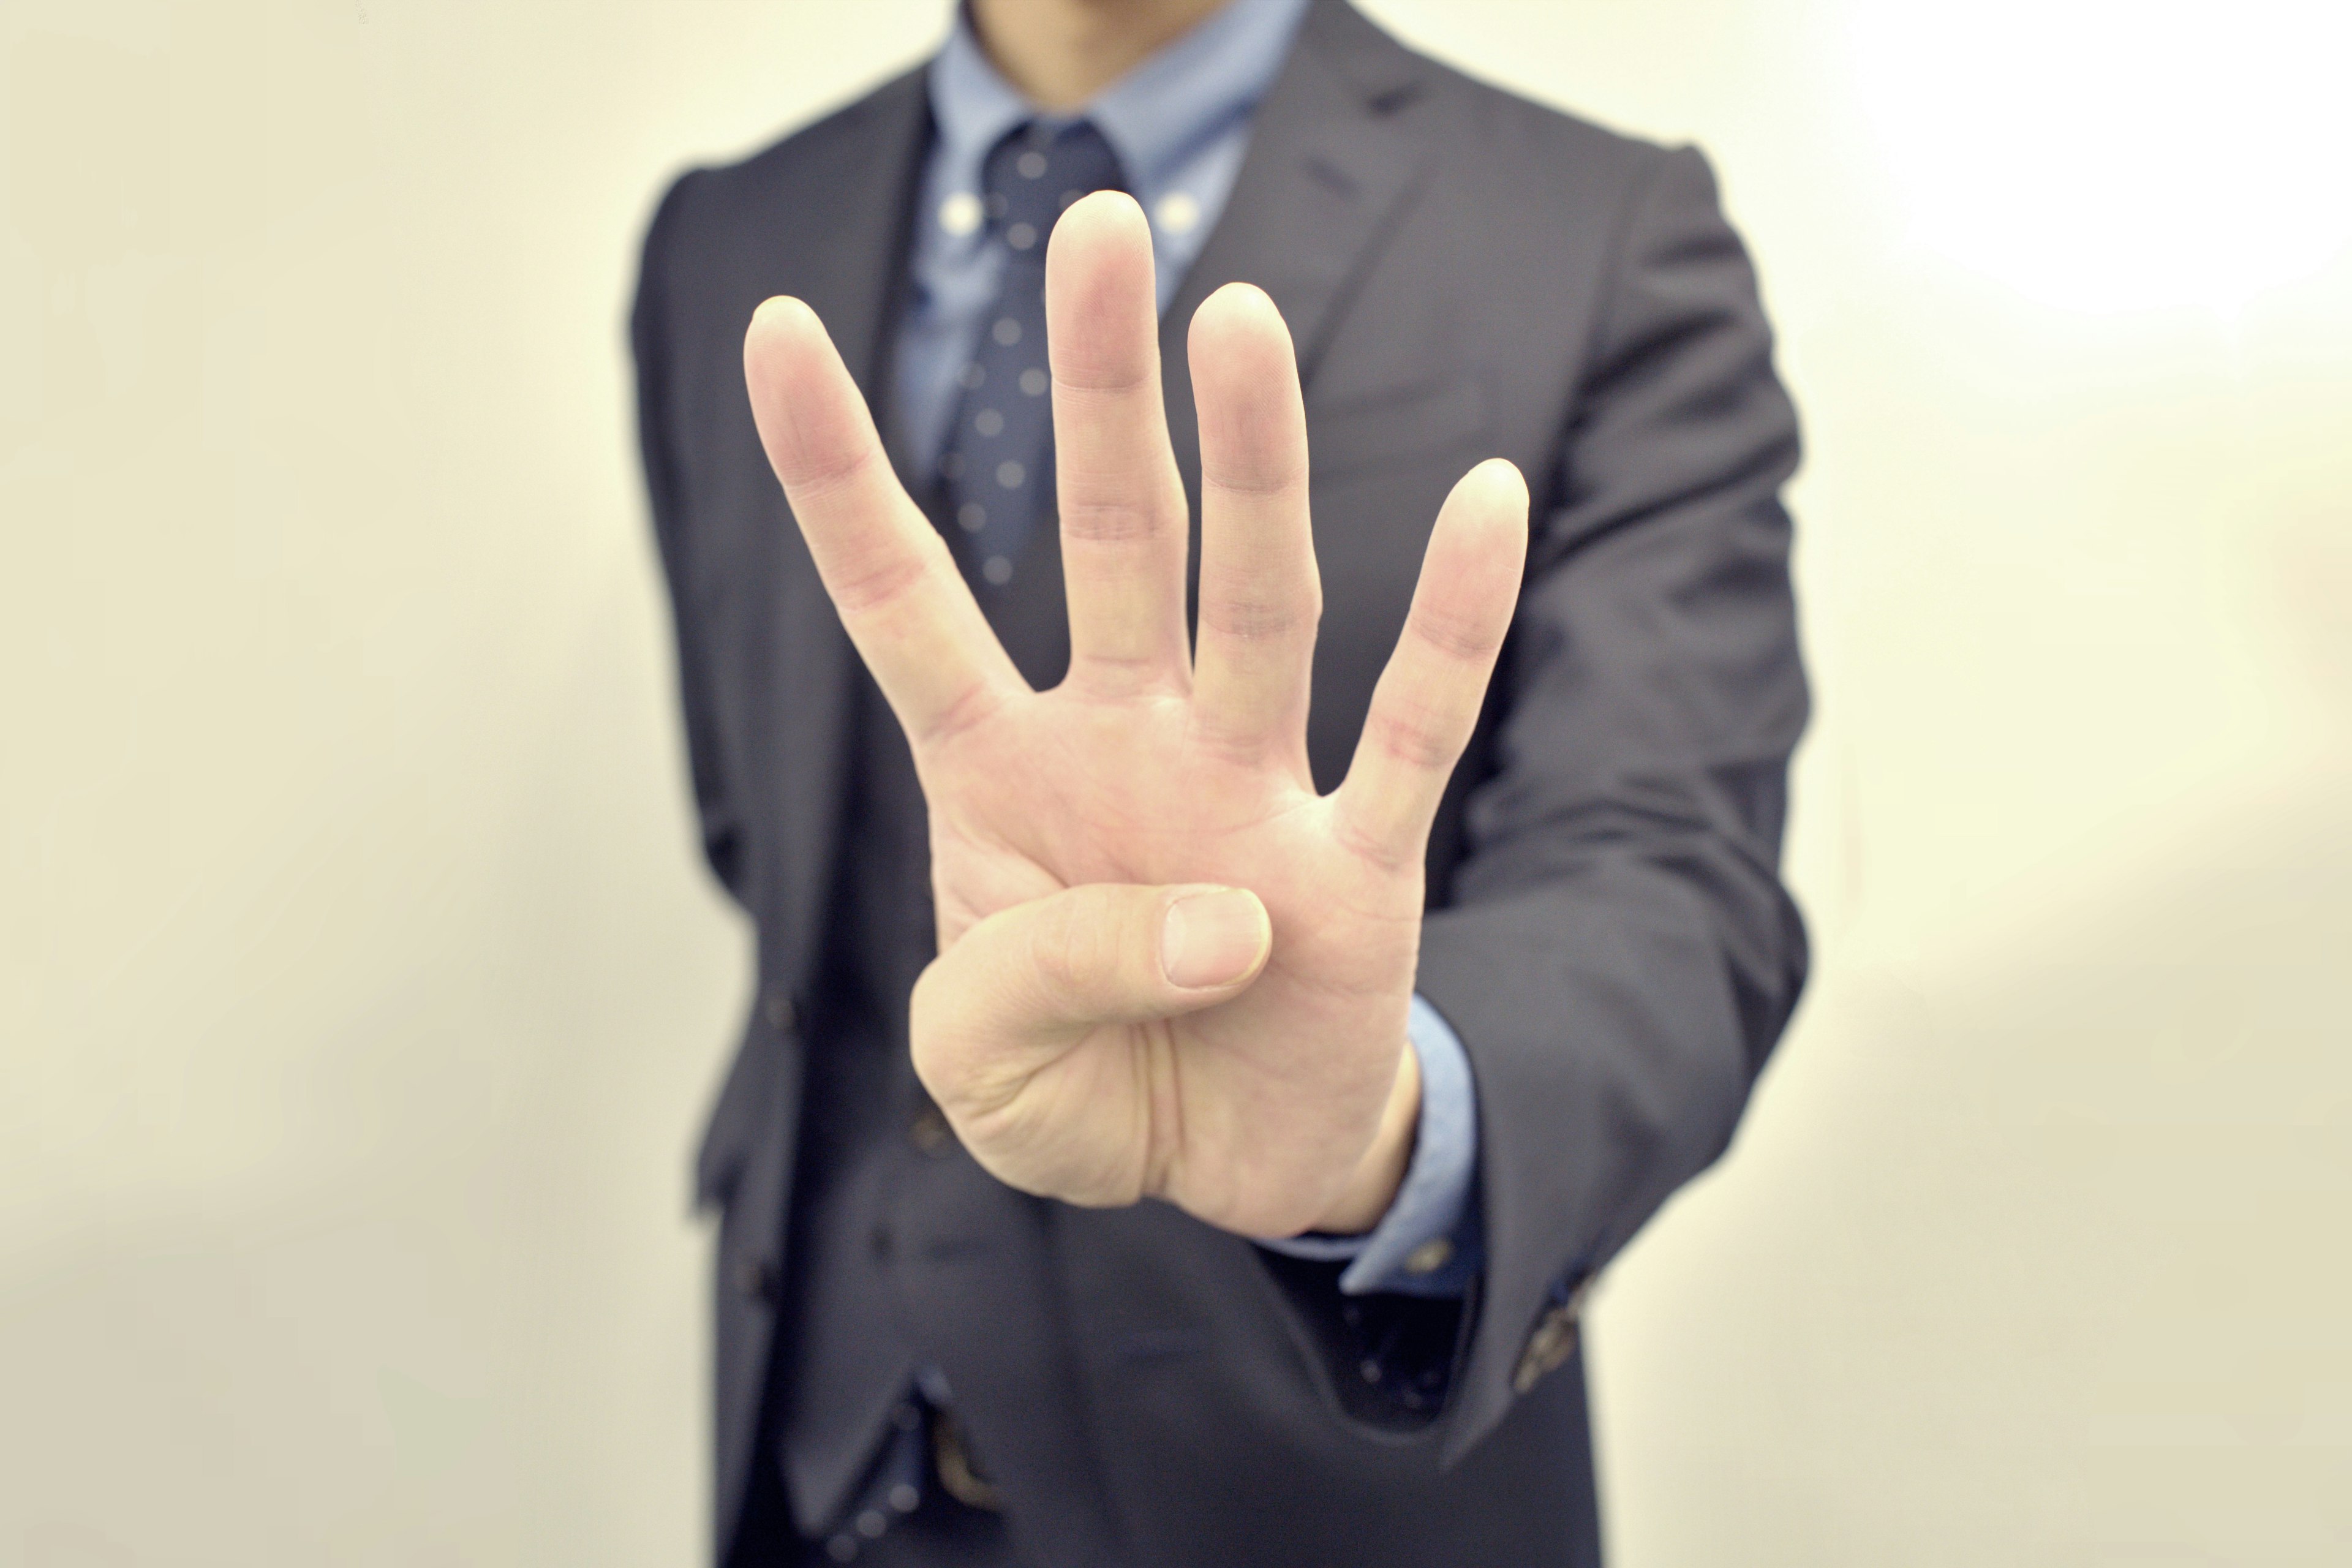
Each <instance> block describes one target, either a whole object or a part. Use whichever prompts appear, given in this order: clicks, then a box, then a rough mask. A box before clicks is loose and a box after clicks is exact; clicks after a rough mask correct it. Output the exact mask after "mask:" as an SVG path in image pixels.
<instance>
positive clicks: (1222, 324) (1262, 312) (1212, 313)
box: [1187, 283, 1290, 352]
mask: <svg viewBox="0 0 2352 1568" xmlns="http://www.w3.org/2000/svg"><path fill="white" fill-rule="evenodd" d="M1235 336H1241V337H1251V336H1257V337H1264V336H1274V337H1278V338H1279V339H1280V341H1281V342H1282V344H1283V347H1284V348H1285V349H1286V350H1287V349H1288V348H1289V346H1290V324H1289V323H1288V322H1287V321H1284V320H1283V319H1282V310H1281V309H1280V308H1279V307H1278V306H1276V304H1275V302H1274V297H1273V296H1272V295H1270V294H1268V293H1267V292H1266V291H1265V289H1261V288H1259V287H1258V286H1257V285H1256V284H1255V283H1227V284H1225V285H1223V287H1221V288H1219V289H1217V291H1216V292H1215V293H1213V294H1211V295H1210V296H1209V297H1208V298H1207V299H1205V300H1202V301H1201V304H1200V308H1199V309H1198V310H1194V311H1193V312H1192V325H1191V326H1190V328H1188V329H1187V338H1188V341H1189V342H1190V343H1191V344H1192V347H1193V348H1194V350H1195V351H1196V352H1197V351H1199V350H1200V349H1202V347H1203V346H1205V345H1206V344H1207V343H1209V342H1214V341H1216V340H1219V339H1231V338H1233V337H1235Z"/></svg>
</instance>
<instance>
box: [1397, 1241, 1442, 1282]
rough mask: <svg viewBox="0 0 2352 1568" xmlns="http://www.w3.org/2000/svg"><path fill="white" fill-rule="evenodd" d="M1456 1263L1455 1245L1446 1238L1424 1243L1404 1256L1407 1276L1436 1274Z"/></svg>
mask: <svg viewBox="0 0 2352 1568" xmlns="http://www.w3.org/2000/svg"><path fill="white" fill-rule="evenodd" d="M1453 1261H1454V1244H1453V1243H1452V1242H1450V1241H1448V1240H1446V1239H1445V1238H1444V1237H1442V1236H1441V1237H1436V1238H1434V1239H1433V1240H1430V1241H1424V1242H1423V1243H1422V1244H1421V1245H1420V1246H1419V1247H1414V1248H1413V1249H1412V1251H1411V1252H1408V1253H1406V1254H1405V1255H1404V1271H1405V1272H1406V1273H1407V1274H1434V1273H1436V1272H1437V1271H1438V1270H1439V1269H1441V1268H1444V1267H1445V1266H1446V1265H1447V1264H1448V1263H1451V1262H1453Z"/></svg>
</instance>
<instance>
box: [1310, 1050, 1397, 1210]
mask: <svg viewBox="0 0 2352 1568" xmlns="http://www.w3.org/2000/svg"><path fill="white" fill-rule="evenodd" d="M1420 1125H1421V1057H1420V1054H1419V1053H1418V1052H1416V1051H1415V1050H1414V1049H1413V1048H1412V1046H1410V1045H1406V1046H1405V1047H1402V1049H1400V1050H1399V1051H1398V1052H1397V1072H1396V1081H1395V1082H1394V1083H1392V1084H1391V1085H1390V1087H1389V1099H1388V1104H1387V1105H1386V1106H1384V1107H1383V1108H1382V1109H1381V1125H1380V1131H1378V1132H1376V1133H1374V1134H1373V1137H1372V1145H1371V1147H1370V1148H1369V1149H1367V1150H1365V1151H1364V1155H1363V1158H1362V1159H1360V1160H1359V1161H1358V1162H1357V1163H1356V1169H1355V1171H1354V1172H1353V1173H1351V1174H1350V1175H1349V1178H1348V1184H1347V1185H1346V1186H1345V1187H1344V1188H1342V1189H1341V1190H1340V1193H1339V1197H1338V1198H1337V1199H1335V1200H1334V1201H1333V1203H1332V1205H1331V1206H1330V1207H1328V1208H1327V1209H1326V1210H1324V1212H1323V1213H1322V1215H1320V1216H1318V1218H1317V1220H1316V1222H1315V1224H1314V1225H1313V1226H1311V1227H1310V1228H1312V1229H1314V1230H1318V1231H1320V1232H1322V1233H1324V1234H1325V1235H1328V1236H1360V1235H1362V1234H1364V1233H1365V1232H1367V1231H1369V1230H1370V1229H1371V1228H1372V1227H1373V1226H1377V1225H1379V1224H1380V1223H1381V1215H1385V1214H1387V1213H1388V1212H1389V1205H1391V1204H1392V1203H1394V1202H1395V1201H1396V1194H1397V1189H1398V1188H1399V1187H1401V1186H1402V1185H1403V1184H1404V1176H1405V1172H1406V1170H1407V1169H1408V1168H1410V1167H1411V1165H1412V1147H1413V1139H1414V1134H1415V1132H1416V1131H1418V1130H1419V1128H1420Z"/></svg>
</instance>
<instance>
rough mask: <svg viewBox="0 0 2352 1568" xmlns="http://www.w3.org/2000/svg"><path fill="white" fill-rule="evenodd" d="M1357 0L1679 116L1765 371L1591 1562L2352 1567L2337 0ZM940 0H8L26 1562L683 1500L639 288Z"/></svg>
mask: <svg viewBox="0 0 2352 1568" xmlns="http://www.w3.org/2000/svg"><path fill="white" fill-rule="evenodd" d="M1372 8H1373V10H1374V11H1375V13H1376V14H1377V15H1379V16H1381V17H1383V18H1385V19H1386V20H1388V21H1389V22H1390V23H1391V25H1393V26H1396V27H1398V28H1400V29H1401V30H1402V31H1403V32H1404V33H1405V35H1406V36H1407V37H1410V38H1412V39H1414V40H1416V41H1419V42H1421V43H1423V45H1425V46H1427V47H1431V48H1433V49H1435V50H1436V51H1438V52H1440V53H1441V54H1444V55H1445V56H1447V57H1448V58H1453V59H1454V60H1456V61H1458V62H1460V63H1462V64H1464V65H1465V66H1467V67H1469V68H1472V69H1475V70H1476V71H1479V72H1481V73H1483V74H1486V75H1488V76H1490V77H1493V78H1496V79H1501V80H1503V81H1506V82H1507V83H1509V84H1510V85H1513V86H1516V87H1517V88H1519V89H1523V90H1526V91H1528V92H1530V93H1533V94H1535V95H1536V96H1538V97H1540V98H1543V99H1546V100H1552V101H1557V102H1559V103H1562V104H1568V105H1574V106H1576V107H1579V108H1580V109H1582V110H1585V111H1587V112H1590V113H1591V114H1594V115H1596V116H1598V117H1600V118H1602V119H1604V120H1607V121H1611V122H1612V123H1615V124H1618V125H1621V126H1623V127H1626V128H1629V129H1633V130H1636V131H1639V132H1643V133H1646V134H1651V135H1654V136H1659V137H1663V138H1668V139H1677V140H1679V139H1693V140H1696V141H1698V142H1701V143H1702V144H1704V145H1706V147H1707V148H1708V149H1709V150H1710V152H1711V153H1713V154H1714V156H1715V158H1716V160H1717V164H1718V167H1719V168H1720V170H1721V171H1722V173H1723V174H1724V177H1725V180H1726V184H1727V191H1728V195H1729V200H1730V204H1731V206H1732V209H1733V211H1734V214H1735V216H1736V217H1737V218H1738V220H1739V221H1740V223H1741V224H1742V226H1744V228H1745V230H1746V232H1747V233H1748V237H1749V238H1750V240H1751V242H1752V243H1753V245H1754V247H1755V248H1756V249H1757V251H1758V253H1759V258H1760V260H1761V264H1762V267H1763V270H1764V275H1765V279H1766V285H1767V289H1768V293H1769V300H1770V303H1771V305H1772V307H1773V309H1774V311H1775V314H1776V316H1777V319H1778V321H1780V326H1781V330H1782V334H1783V361H1784V365H1785V368H1786V370H1787V372H1788V374H1789V375H1790V379H1791V380H1792V382H1793V383H1794V384H1795V386H1796V388H1797V391H1798V394H1799V397H1800V401H1801V404H1802V405H1803V407H1804V409H1805V411H1806V414H1807V416H1808V421H1809V431H1810V437H1811V462H1810V465H1809V468H1808V469H1807V471H1806V474H1805V476H1804V477H1803V479H1801V481H1800V483H1799V485H1798V487H1797V489H1796V491H1795V496H1794V500H1795V501H1796V504H1797V507H1798V509H1799V511H1800V513H1801V522H1802V526H1803V530H1804V533H1803V544H1802V547H1801V548H1802V553H1801V585H1802V589H1803V592H1804V596H1805V604H1806V609H1807V612H1808V619H1809V640H1810V645H1811V654H1812V658H1813V661H1814V666H1815V670H1816V674H1817V677H1818V680H1819V684H1820V688H1821V693H1822V704H1821V716H1820V720H1819V722H1818V724H1817V727H1816V728H1815V730H1814V731H1813V734H1812V737H1811V741H1810V742H1809V743H1808V746H1807V748H1806V751H1805V752H1804V754H1803V757H1802V761H1801V768H1800V777H1799V795H1798V801H1799V805H1798V811H1799V815H1798V820H1797V825H1796V832H1795V837H1794V841H1793V844H1792V847H1791V872H1792V875H1793V877H1794V879H1795V881H1796V883H1797V885H1798V888H1799V890H1800V892H1801V896H1802V897H1803V899H1804V900H1805V902H1806V904H1807V906H1808V908H1809V910H1810V911H1811V916H1812V919H1813V921H1814V925H1815V930H1816V934H1817V937H1818V942H1819V950H1820V963H1819V971H1818V978H1817V980H1816V982H1815V985H1814V989H1813V991H1812V993H1811V997H1810V999H1809V1001H1808V1003H1807V1005H1806V1008H1805V1011H1804V1013H1803V1015H1802V1016H1801V1020H1800V1022H1799V1025H1798V1026H1797V1028H1796V1030H1795V1032H1794V1034H1793V1035H1792V1037H1790V1040H1789V1041H1788V1043H1787V1044H1786V1045H1785V1046H1784V1047H1783V1048H1782V1052H1781V1056H1780V1059H1779V1061H1778V1063H1777V1065H1776V1066H1775V1067H1774V1068H1773V1069H1772V1071H1771V1072H1770V1074H1769V1077H1768V1079H1767V1080H1766V1082H1765V1085H1764V1087H1763V1089H1762V1091H1761V1093H1760V1095H1759V1100H1758V1102H1757V1105H1756V1109H1755V1112H1754V1114H1753V1116H1752V1117H1751V1119H1750V1121H1749V1123H1748V1129H1747V1131H1746V1132H1745V1134H1744V1135H1743V1137H1742V1139H1741V1141H1740V1142H1739V1143H1738V1146H1737V1148H1736V1150H1735V1152H1734V1153H1733V1155H1732V1157H1731V1158H1730V1159H1729V1160H1728V1161H1727V1163H1726V1164H1725V1165H1724V1166H1723V1167H1722V1168H1721V1169H1720V1170H1719V1171H1718V1172H1717V1173H1716V1174H1714V1175H1712V1176H1710V1177H1709V1178H1707V1179H1706V1180H1705V1181H1704V1182H1703V1183H1701V1184H1699V1185H1698V1186H1697V1187H1696V1188H1694V1189H1693V1191H1692V1192H1691V1193H1690V1194H1688V1195H1687V1196H1686V1197H1685V1199H1683V1200H1681V1201H1680V1202H1678V1203H1677V1204H1676V1205H1675V1206H1674V1207H1673V1208H1672V1209H1671V1210H1670V1211H1669V1212H1668V1214H1667V1215H1666V1216H1665V1217H1664V1219H1663V1220H1662V1221H1661V1223H1660V1224H1659V1225H1657V1226H1655V1227H1654V1229H1653V1230H1652V1231H1651V1232H1650V1233H1649V1235H1648V1236H1647V1237H1645V1238H1644V1239H1643V1242H1642V1243H1640V1244H1639V1246H1638V1247H1636V1248H1635V1250H1634V1251H1633V1254H1631V1255H1630V1256H1629V1257H1628V1258H1626V1259H1625V1260H1624V1261H1623V1262H1622V1264H1621V1266H1620V1267H1619V1268H1617V1269H1616V1270H1615V1271H1614V1272H1613V1274H1612V1278H1611V1279H1609V1281H1608V1282H1607V1285H1606V1288H1605V1289H1604V1291H1603V1293H1602V1295H1601V1299H1600V1305H1599V1307H1598V1309H1597V1312H1596V1323H1595V1327H1594V1330H1593V1335H1594V1341H1595V1344H1596V1356H1597V1361H1596V1365H1595V1373H1594V1375H1595V1379H1596V1385H1597V1390H1598V1398H1599V1409H1600V1421H1601V1439H1602V1443H1603V1447H1604V1469H1605V1478H1604V1480H1605V1487H1606V1490H1607V1499H1608V1507H1609V1515H1610V1523H1611V1528H1612V1535H1613V1538H1614V1541H1615V1543H1616V1546H1617V1548H1618V1553H1617V1555H1618V1561H1619V1562H1620V1563H1623V1564H1626V1565H1628V1568H1712V1565H1716V1564H1721V1563H1735V1562H1736V1563H1744V1564H1750V1565H1756V1568H1769V1565H1781V1564H1785V1565H1789V1568H1798V1565H1804V1568H1819V1565H1824V1564H1829V1565H1844V1564H1852V1565H1854V1568H1864V1565H1868V1568H1881V1565H1884V1564H1888V1563H1903V1564H1921V1565H1930V1568H1942V1565H1947V1564H1950V1565H1958V1564H1994V1563H1997V1564H2004V1565H2007V1564H2051V1565H2053V1568H2054V1565H2059V1564H2065V1565H2069V1568H2073V1565H2078V1564H2109V1563H2113V1564H2124V1563H2132V1564H2139V1563H2155V1564H2166V1565H2172V1564H2191V1563H2199V1564H2202V1563H2216V1564H2220V1563H2227V1564H2282V1565H2284V1564H2322V1563H2326V1564H2335V1563H2342V1562H2344V1561H2346V1552H2347V1547H2352V1333H2347V1329H2346V1327H2345V1325H2346V1324H2347V1322H2352V1262H2347V1255H2346V1254H2347V1248H2346V1239H2345V1238H2346V1235H2347V1208H2352V1203H2347V1200H2352V1048H2347V1047H2352V1015H2348V1014H2347V1007H2348V1006H2352V1004H2347V980H2352V956H2347V955H2352V790H2347V785H2352V612H2347V605H2352V257H2347V254H2346V252H2345V250H2344V248H2343V242H2344V240H2345V239H2346V237H2347V235H2352V179H2347V176H2346V174H2345V170H2346V168H2347V166H2352V119H2347V110H2345V109H2344V108H2343V107H2342V106H2341V105H2340V104H2339V103H2338V102H2336V100H2340V99H2341V98H2342V96H2343V95H2342V94H2341V91H2340V84H2339V83H2336V82H2335V81H2332V80H2330V79H2328V77H2329V73H2330V72H2331V71H2332V70H2334V69H2335V68H2336V65H2340V62H2341V60H2342V59H2343V58H2346V53H2347V48H2352V38H2347V36H2346V32H2347V20H2346V16H2347V13H2346V11H2345V8H2344V7H2343V6H2342V5H2338V4H2333V3H2322V0H2313V3H2308V4H2297V3H2293V0H2243V3H2242V4H2239V5H2232V6H2227V7H2225V6H2221V5H2149V4H2137V5H2123V4H2119V3H2116V0H2035V3H2034V4H2032V5H2025V4H2024V3H2023V0H1998V3H1993V0H1988V3H1986V4H1980V5H1975V6H1970V7H1951V6H1945V7H1931V6H1923V5H1916V4H1915V3H1914V0H1769V3H1768V0H1646V3H1644V4H1640V5H1631V4H1622V5H1606V4H1601V0H1516V3H1515V0H1483V3H1473V0H1380V3H1378V4H1376V5H1374V6H1373V7H1372ZM944 14H945V5H944V0H858V3H857V4H856V5H838V4H824V3H820V0H702V3H700V4H697V5H673V6H660V5H637V6H562V5H523V4H519V3H516V0H463V3H460V0H210V3H208V4H205V5H196V4H193V3H186V0H181V3H173V0H7V4H6V5H5V7H0V545H5V550H4V551H0V1562H7V1563H27V1564H32V1565H35V1568H120V1565H127V1564H150V1563H153V1564H165V1563H169V1564H175V1565H176V1564H195V1565H209V1564H216V1563H217V1564H238V1565H248V1564H254V1563H264V1564H278V1563H285V1564H305V1565H307V1564H311V1563H358V1564H386V1565H389V1564H408V1563H436V1564H437V1563H451V1564H459V1563H481V1564H510V1563H532V1564H538V1563H547V1564H555V1563H562V1564H565V1565H567V1568H593V1565H597V1564H614V1565H619V1564H638V1563H683V1562H688V1561H690V1560H692V1558H693V1555H694V1553H695V1552H696V1551H697V1550H698V1543H699V1541H700V1532H701V1529H702V1509H703V1504H702V1500H701V1495H702V1482H701V1476H702V1466H703V1438H702V1432H701V1426H702V1418H701V1409H702V1397H703V1396H702V1383H701V1378H702V1353H703V1351H702V1345H703V1330H702V1322H701V1308H700V1299H701V1289H702V1269H703V1248H704V1242H703V1238H702V1237H701V1235H700V1233H699V1231H698V1229H697V1228H696V1227H694V1226H692V1225H690V1224H689V1223H688V1219H687V1218H686V1183H685V1168H686V1158H687V1152H688V1148H689V1145H690V1142H691V1138H692V1135H693V1131H694V1130H695V1127H696V1124H697V1121H698V1116H699V1112H700V1109H701V1107H702V1105H703V1103H704V1101H705V1099H706V1096H707V1094H708V1093H709V1089H710V1087H711V1084H712V1081H713V1075H714V1073H715V1071H716V1070H717V1068H718V1065H719V1052H720V1047H721V1044H722V1041H723V1039H724V1037H725V1033H726V1027H727V1023H728V1020H729V1018H730V1016H731V1014H732V1013H733V1011H734V1009H735V1007H736V1005H737V1003H738V998H739V994H740V990H741V987H742V984H743V981H744V973H745V944H744V941H743V935H742V932H741V931H740V929H739V928H738V926H737V924H736V923H735V922H734V921H732V920H731V919H730V917H729V915H728V914H727V913H726V912H725V910H724V909H723V908H722V906H721V904H720V902H719V900H718V899H717V898H716V896H715V895H714V894H713V893H712V892H711V890H710V889H709V887H708V886H707V885H706V883H705V881H704V879H703V878H702V877H701V874H700V872H699V869H698V865H697V863H696V861H695V859H694V858H693V855H692V852H691V849H690V847H689V835H688V827H687V825H686V817H685V805H684V796H683V789H682V785H681V780H682V767H681V764H680V760H679V757H678V750H677V735H676V730H675V726H674V724H673V721H672V715H671V711H670V707H669V693H668V679H669V675H668V664H667V647H666V642H665V638H666V635H667V634H666V624H665V621H664V618H663V611H662V606H661V603H660V599H659V597H658V593H657V586H656V576H655V571H654V566H653V562H652V557H651V552H650V551H649V549H648V548H647V545H646V540H645V537H644V531H643V526H642V521H641V518H640V512H639V504H638V497H637V492H636V489H635V471H634V467H633V462H634V459H633V457H632V455H631V450H630V442H629V427H628V413H627V404H626V380H625V360H624V356H623V353H622V349H621V331H620V326H621V319H622V311H623V309H624V302H625V297H626V289H627V285H628V281H629V274H630V268H631V265H632V260H633V250H634V246H635V238H636V235H637V231H638V228H639V226H640V224H641V223H642V221H643V218H644V216H645V215H646V211H647V204H648V203H649V201H650V199H651V197H652V195H653V194H654V193H655V191H656V188H657V186H658V184H659V183H660V182H661V180H662V178H663V176H664V174H665V173H666V172H667V171H668V170H670V169H672V168H673V167H675V166H677V164H679V163H683V162H685V161H688V160H691V159H704V158H711V157H718V156H725V155H729V154H730V153H735V152H738V151H740V150H742V149H745V148H747V147H749V146H751V145H753V144H756V143H757V142H761V141H763V140H765V139H766V138H768V137H769V136H770V135H771V134H772V133H773V132H775V131H776V130H778V129H780V128H782V127H783V126H785V125H788V124H790V123H792V122H793V121H799V120H801V119H803V118H804V117H806V116H807V115H809V114H810V113H812V112H813V111H814V110H817V109H818V108H820V107H822V106H824V105H826V104H829V103H831V102H834V101H836V100H840V99H842V98H844V97H845V96H847V95H849V94H851V93H852V92H854V91H855V90H856V89H858V88H859V87H860V86H861V85H862V84H865V83H867V82H869V81H871V80H873V79H876V78H877V76H879V75H880V74H881V73H883V72H884V71H885V70H887V69H888V68H892V67H893V66H895V65H896V64H898V63H899V62H903V61H906V60H909V59H911V58H915V57H917V56H918V55H919V54H920V53H921V52H922V51H924V50H925V49H926V48H927V47H929V43H930V42H931V40H933V39H934V38H935V37H937V36H938V34H939V32H940V28H941V26H942V25H943V21H944ZM2331 62H2334V64H2331Z"/></svg>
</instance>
